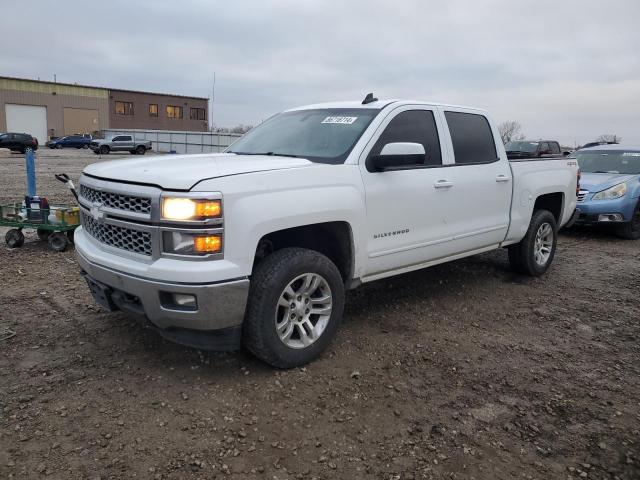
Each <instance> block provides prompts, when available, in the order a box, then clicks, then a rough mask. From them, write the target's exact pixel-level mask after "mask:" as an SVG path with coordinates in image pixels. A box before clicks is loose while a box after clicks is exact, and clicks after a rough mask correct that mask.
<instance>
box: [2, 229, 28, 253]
mask: <svg viewBox="0 0 640 480" xmlns="http://www.w3.org/2000/svg"><path fill="white" fill-rule="evenodd" d="M4 241H5V242H6V243H7V247H9V248H20V247H21V246H22V245H24V234H23V233H22V232H21V231H20V230H18V229H17V228H12V229H11V230H9V231H8V232H7V234H6V235H5V236H4Z"/></svg>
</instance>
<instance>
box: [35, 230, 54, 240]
mask: <svg viewBox="0 0 640 480" xmlns="http://www.w3.org/2000/svg"><path fill="white" fill-rule="evenodd" d="M36 233H37V234H38V238H39V239H40V240H42V241H43V242H46V241H47V240H48V239H49V236H50V235H51V230H45V229H44V228H39V229H38V230H36Z"/></svg>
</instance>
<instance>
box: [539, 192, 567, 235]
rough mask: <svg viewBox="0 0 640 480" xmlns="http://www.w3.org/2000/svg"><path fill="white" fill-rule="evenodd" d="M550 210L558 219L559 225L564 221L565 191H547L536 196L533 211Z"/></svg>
mask: <svg viewBox="0 0 640 480" xmlns="http://www.w3.org/2000/svg"><path fill="white" fill-rule="evenodd" d="M536 210H548V211H549V212H551V214H552V215H553V216H554V218H555V219H556V223H557V224H558V227H559V226H560V222H561V221H562V212H563V211H564V193H562V192H554V193H545V194H543V195H540V196H539V197H538V198H536V201H535V203H534V204H533V211H534V212H535V211H536Z"/></svg>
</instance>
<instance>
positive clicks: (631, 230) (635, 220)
mask: <svg viewBox="0 0 640 480" xmlns="http://www.w3.org/2000/svg"><path fill="white" fill-rule="evenodd" d="M616 234H617V235H618V236H619V237H620V238H624V239H626V240H638V239H639V238H640V202H638V204H637V205H636V209H635V210H634V211H633V216H632V217H631V221H629V222H626V223H624V224H623V225H620V226H619V227H618V228H616Z"/></svg>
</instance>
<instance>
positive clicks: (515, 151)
mask: <svg viewBox="0 0 640 480" xmlns="http://www.w3.org/2000/svg"><path fill="white" fill-rule="evenodd" d="M504 148H505V150H506V151H507V158H508V159H509V160H516V159H528V158H553V157H559V156H561V155H564V156H566V155H569V152H563V151H562V149H561V148H560V144H559V143H558V142H556V141H555V140H515V141H511V142H507V144H506V145H505V146H504Z"/></svg>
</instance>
